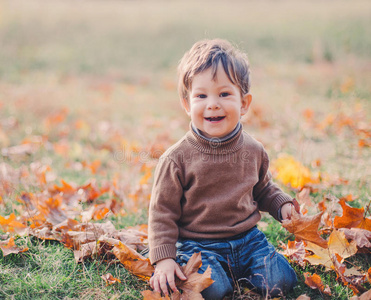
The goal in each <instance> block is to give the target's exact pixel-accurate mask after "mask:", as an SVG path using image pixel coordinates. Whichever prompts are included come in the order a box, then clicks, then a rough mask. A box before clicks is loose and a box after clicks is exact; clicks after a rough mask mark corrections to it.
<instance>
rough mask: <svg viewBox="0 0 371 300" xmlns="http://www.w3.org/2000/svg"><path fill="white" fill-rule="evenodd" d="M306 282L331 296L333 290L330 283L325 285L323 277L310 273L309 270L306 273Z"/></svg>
mask: <svg viewBox="0 0 371 300" xmlns="http://www.w3.org/2000/svg"><path fill="white" fill-rule="evenodd" d="M304 278H305V284H306V285H307V286H309V287H310V288H312V289H319V290H320V291H321V292H322V293H324V294H326V295H329V296H331V290H330V287H329V286H328V285H326V287H325V286H324V285H323V283H322V280H321V277H319V276H318V275H317V274H313V275H310V273H309V272H306V273H304Z"/></svg>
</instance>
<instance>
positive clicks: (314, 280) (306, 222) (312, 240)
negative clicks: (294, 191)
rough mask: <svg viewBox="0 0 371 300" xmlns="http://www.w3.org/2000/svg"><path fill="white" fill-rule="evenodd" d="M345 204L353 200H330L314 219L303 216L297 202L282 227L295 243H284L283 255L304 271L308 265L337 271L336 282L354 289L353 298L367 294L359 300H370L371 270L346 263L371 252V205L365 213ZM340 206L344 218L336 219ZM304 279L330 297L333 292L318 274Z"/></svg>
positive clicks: (321, 206)
mask: <svg viewBox="0 0 371 300" xmlns="http://www.w3.org/2000/svg"><path fill="white" fill-rule="evenodd" d="M346 200H352V199H351V197H348V199H346V198H342V199H340V200H339V199H336V198H335V197H334V196H332V197H327V198H326V199H324V200H323V201H322V202H320V203H319V204H318V207H319V208H320V210H321V212H320V213H318V214H316V215H312V216H307V215H304V214H302V213H301V212H300V206H299V203H298V202H297V201H295V208H293V211H292V218H291V220H285V221H283V223H282V226H283V227H285V228H286V229H287V230H288V231H289V232H290V233H292V234H294V235H295V237H296V239H295V241H289V242H288V243H287V244H284V243H282V242H281V247H282V248H283V249H284V250H283V251H282V253H283V254H284V255H285V256H287V257H288V258H289V260H290V261H291V262H292V263H294V264H297V265H299V266H301V267H303V268H304V267H305V266H306V265H308V264H309V265H321V266H323V267H324V268H325V270H326V271H334V272H335V273H336V279H337V281H338V282H339V283H341V284H343V285H345V286H348V287H349V288H351V289H352V290H353V292H354V295H358V294H361V293H364V294H363V295H362V296H361V298H360V299H370V298H369V297H370V296H371V290H369V291H367V289H369V287H370V283H371V268H369V269H368V270H361V269H360V268H358V267H357V266H352V267H348V265H349V264H348V263H347V262H346V259H347V258H350V257H352V256H354V255H355V254H357V253H368V254H369V253H370V252H371V242H370V241H371V218H370V217H366V214H367V213H369V209H370V204H369V205H368V206H367V208H366V209H364V208H355V207H351V206H350V205H349V204H347V201H346ZM370 203H371V202H370ZM337 204H340V205H341V208H342V216H334V217H333V216H332V215H333V207H335V206H336V205H337ZM325 237H326V238H325ZM304 277H305V283H306V284H307V285H308V286H309V287H311V288H312V289H318V290H319V291H320V292H321V293H322V294H325V295H329V296H331V288H330V287H329V286H328V285H326V286H325V285H324V284H323V282H322V280H321V278H320V276H319V275H318V274H316V273H314V274H310V273H309V272H306V273H304ZM362 297H363V298H362ZM367 297H368V298H367ZM354 299H358V298H357V297H355V298H354Z"/></svg>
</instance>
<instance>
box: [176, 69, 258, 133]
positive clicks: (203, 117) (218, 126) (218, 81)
mask: <svg viewBox="0 0 371 300" xmlns="http://www.w3.org/2000/svg"><path fill="white" fill-rule="evenodd" d="M251 99H252V98H251V95H250V94H246V95H244V96H243V97H241V92H240V89H239V87H238V86H236V85H234V84H233V83H232V82H231V81H230V80H229V79H228V76H227V74H226V73H225V71H224V69H223V66H222V65H221V64H219V65H218V69H217V74H216V78H215V80H213V78H212V69H211V68H209V69H207V70H205V71H204V72H202V73H199V74H197V75H196V76H194V78H193V81H192V88H191V90H190V93H189V102H188V101H187V100H186V99H183V102H182V104H183V107H184V109H185V110H186V111H187V114H188V115H189V116H190V117H191V120H192V123H193V125H194V126H195V127H196V128H197V129H198V130H201V132H202V133H203V134H204V135H205V136H206V137H209V138H213V137H214V138H221V137H223V136H226V135H227V134H228V133H230V132H231V131H232V130H233V129H234V128H235V127H236V126H237V123H238V122H239V120H240V117H241V116H243V115H244V114H246V113H247V110H248V108H249V106H250V103H251Z"/></svg>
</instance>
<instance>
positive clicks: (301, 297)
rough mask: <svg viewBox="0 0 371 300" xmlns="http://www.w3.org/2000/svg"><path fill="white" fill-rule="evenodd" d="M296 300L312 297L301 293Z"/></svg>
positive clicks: (307, 299)
mask: <svg viewBox="0 0 371 300" xmlns="http://www.w3.org/2000/svg"><path fill="white" fill-rule="evenodd" d="M296 300H310V297H308V296H307V295H306V294H304V295H300V296H299V297H298V298H296Z"/></svg>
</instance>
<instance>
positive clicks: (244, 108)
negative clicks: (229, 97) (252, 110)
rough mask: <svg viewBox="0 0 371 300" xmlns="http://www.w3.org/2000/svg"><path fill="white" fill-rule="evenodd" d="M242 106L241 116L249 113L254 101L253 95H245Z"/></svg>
mask: <svg viewBox="0 0 371 300" xmlns="http://www.w3.org/2000/svg"><path fill="white" fill-rule="evenodd" d="M241 100H242V104H241V116H243V115H244V114H246V113H247V111H248V110H249V107H250V104H251V101H252V95H251V94H245V95H243V97H242V99H241Z"/></svg>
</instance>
